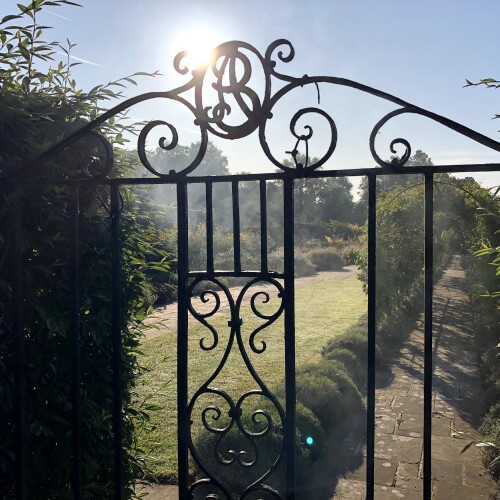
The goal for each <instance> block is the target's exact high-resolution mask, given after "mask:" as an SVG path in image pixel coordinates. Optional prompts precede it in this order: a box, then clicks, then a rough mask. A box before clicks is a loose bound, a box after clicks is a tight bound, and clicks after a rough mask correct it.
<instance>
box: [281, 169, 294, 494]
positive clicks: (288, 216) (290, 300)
mask: <svg viewBox="0 0 500 500" xmlns="http://www.w3.org/2000/svg"><path fill="white" fill-rule="evenodd" d="M293 187H294V179H293V177H292V176H288V175H287V176H286V177H285V179H284V180H283V215H284V223H283V232H284V272H285V297H284V308H285V385H286V387H285V392H286V419H285V436H284V440H285V443H284V444H285V457H286V497H287V499H288V500H292V499H294V498H295V397H296V394H295V393H296V388H295V275H294V271H295V270H294V267H295V266H294V261H295V259H294V246H295V245H294V243H295V241H294V198H293Z"/></svg>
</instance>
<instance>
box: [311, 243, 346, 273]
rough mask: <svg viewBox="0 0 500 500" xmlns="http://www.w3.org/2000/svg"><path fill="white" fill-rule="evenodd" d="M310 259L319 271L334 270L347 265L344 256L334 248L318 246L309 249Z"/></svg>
mask: <svg viewBox="0 0 500 500" xmlns="http://www.w3.org/2000/svg"><path fill="white" fill-rule="evenodd" d="M309 260H310V261H311V263H312V264H313V265H314V266H316V270H317V271H334V270H337V269H342V267H344V266H345V261H344V259H343V257H342V256H341V255H340V254H339V253H338V252H336V251H335V250H334V249H333V248H317V249H314V250H310V251H309Z"/></svg>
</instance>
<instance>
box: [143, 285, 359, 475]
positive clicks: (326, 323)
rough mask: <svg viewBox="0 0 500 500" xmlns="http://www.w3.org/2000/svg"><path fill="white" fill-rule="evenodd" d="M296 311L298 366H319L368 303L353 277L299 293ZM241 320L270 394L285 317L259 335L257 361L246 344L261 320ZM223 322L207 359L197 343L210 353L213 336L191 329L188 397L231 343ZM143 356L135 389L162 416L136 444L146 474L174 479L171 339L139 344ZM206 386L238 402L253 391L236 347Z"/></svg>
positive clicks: (278, 376)
mask: <svg viewBox="0 0 500 500" xmlns="http://www.w3.org/2000/svg"><path fill="white" fill-rule="evenodd" d="M247 293H250V292H247ZM197 300H198V299H196V298H195V299H193V301H197ZM278 300H279V299H278V298H276V297H274V298H273V297H272V296H271V300H270V301H269V302H268V303H267V304H260V303H259V300H258V299H257V300H256V306H257V308H258V309H259V310H260V311H262V312H264V313H267V314H270V313H272V312H274V311H275V310H276V307H277V304H278ZM193 303H194V304H195V303H196V302H193ZM295 303H296V360H297V366H300V365H302V364H304V363H308V362H313V361H316V360H318V359H319V358H320V356H321V347H322V346H323V345H324V344H325V343H326V341H327V340H328V339H330V338H332V337H334V336H336V335H337V334H339V333H341V332H343V331H344V330H345V329H346V328H347V327H349V326H350V325H351V324H353V323H355V322H356V321H357V320H358V319H359V318H360V316H362V315H363V314H364V313H365V312H366V296H365V294H364V293H363V291H362V287H361V283H360V282H359V281H358V280H357V279H356V278H355V277H351V278H347V279H344V280H335V281H323V282H318V283H316V284H313V285H310V286H304V287H298V288H297V289H296V294H295ZM241 317H242V319H243V324H242V339H243V342H244V345H245V348H246V350H247V351H250V353H251V354H249V356H250V359H251V361H252V364H253V366H254V368H255V370H256V371H257V373H258V374H259V375H260V376H261V377H262V379H263V380H264V382H265V383H266V384H267V385H268V386H276V384H277V383H278V382H279V381H281V380H282V379H283V375H284V338H283V316H281V317H280V318H279V319H278V320H277V321H276V322H275V323H274V324H273V325H271V326H270V327H268V328H266V329H264V330H262V331H261V332H259V333H258V334H257V336H256V339H255V344H256V347H260V346H261V343H260V341H261V340H265V341H266V345H267V347H266V350H265V351H264V352H263V353H261V354H256V353H253V352H251V350H250V349H249V347H248V339H249V336H250V334H251V333H252V332H253V330H254V329H255V328H257V327H258V326H259V325H261V324H262V323H263V322H264V320H260V319H259V318H256V317H255V315H254V314H253V312H252V311H251V309H250V307H249V306H247V307H243V308H242V311H241ZM228 319H229V318H228V312H227V311H220V312H219V313H218V314H217V315H215V317H212V318H209V320H212V321H211V324H213V325H214V326H215V328H216V329H217V331H218V333H219V344H218V346H217V347H216V348H215V349H213V350H211V351H203V350H202V349H200V347H199V343H200V340H201V339H202V338H203V337H205V339H206V340H205V342H206V344H207V345H209V344H210V343H211V341H212V334H211V333H210V332H209V331H208V330H207V329H206V328H205V327H204V326H203V325H200V324H192V325H190V330H189V377H190V378H189V390H190V394H192V393H193V392H194V391H195V390H196V389H197V388H198V387H199V386H200V385H201V384H202V383H203V382H205V381H206V380H207V379H208V378H209V377H210V375H211V374H212V373H213V372H214V370H215V369H216V367H217V365H218V364H219V362H220V360H221V358H222V356H223V353H224V351H225V348H226V345H227V341H228V339H229V327H228V326H227V321H228ZM142 352H143V355H142V356H141V359H140V364H141V365H143V366H145V367H146V368H148V369H149V372H147V373H145V374H144V375H143V376H142V378H141V381H140V384H139V387H138V392H139V400H144V399H145V398H147V399H148V403H153V404H155V405H157V406H158V407H160V409H157V410H155V411H154V412H152V413H151V423H152V425H154V426H155V427H156V430H155V431H154V432H151V431H149V432H144V433H142V435H141V436H140V441H141V444H142V446H143V448H144V450H145V451H146V454H147V455H148V456H149V457H150V466H151V467H152V469H153V470H154V471H155V473H156V474H157V475H158V476H159V478H160V479H167V480H168V479H173V478H175V475H176V467H177V456H176V453H177V445H176V432H177V423H176V415H177V412H176V381H175V376H176V332H175V331H172V332H165V334H163V335H160V336H159V337H156V338H153V339H146V340H144V341H143V344H142ZM211 385H212V386H216V387H219V388H221V389H224V390H225V391H227V392H228V393H229V394H230V395H231V396H232V397H233V398H235V399H236V400H237V399H238V396H239V395H241V394H242V393H243V392H245V391H247V390H249V389H252V388H254V387H256V384H255V382H253V381H252V379H251V377H250V376H249V373H248V371H247V369H246V367H245V365H244V363H243V360H242V357H241V354H240V353H239V351H238V349H237V345H236V343H234V344H233V348H232V351H231V354H230V355H229V358H228V360H227V362H226V364H225V366H224V368H223V370H222V372H221V373H220V374H219V376H218V377H217V379H216V380H215V381H214V382H213V383H212V384H211ZM214 403H220V399H219V400H216V399H210V398H208V396H207V397H205V396H204V397H202V398H200V400H199V402H198V403H197V404H196V405H195V411H194V415H196V416H198V419H197V420H198V421H199V420H200V419H199V411H198V413H197V412H196V410H197V409H198V410H199V409H201V408H202V406H201V405H203V407H205V406H207V405H208V404H214ZM194 420H196V419H194ZM194 432H196V431H195V430H194Z"/></svg>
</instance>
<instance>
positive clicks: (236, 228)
mask: <svg viewBox="0 0 500 500" xmlns="http://www.w3.org/2000/svg"><path fill="white" fill-rule="evenodd" d="M232 192H233V242H234V244H233V246H234V272H235V273H239V272H241V249H240V195H239V192H238V181H233V182H232Z"/></svg>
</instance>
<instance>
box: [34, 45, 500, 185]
mask: <svg viewBox="0 0 500 500" xmlns="http://www.w3.org/2000/svg"><path fill="white" fill-rule="evenodd" d="M187 55H188V53H187V52H181V53H179V54H178V55H177V56H176V57H175V59H174V68H175V70H176V71H177V72H178V73H180V74H181V75H187V74H188V73H191V79H190V80H189V81H188V82H187V83H185V84H184V85H182V86H180V87H178V88H176V89H174V90H170V91H167V92H149V93H146V94H142V95H139V96H137V97H134V98H131V99H128V100H126V101H124V102H123V103H122V104H119V105H118V106H116V107H114V108H113V109H111V110H109V111H108V112H106V113H104V114H103V115H102V116H100V117H99V118H97V119H95V120H94V121H92V122H90V123H88V124H87V125H85V126H84V127H83V128H82V129H80V130H79V131H77V132H76V133H73V134H71V135H70V136H69V137H68V138H66V139H64V140H63V141H61V142H60V143H59V144H57V145H56V146H54V147H53V148H51V149H50V150H49V151H47V152H46V153H45V154H43V155H42V156H41V157H39V158H38V159H37V160H35V162H34V164H40V162H43V161H46V160H48V159H50V158H52V157H53V156H55V155H56V154H57V153H59V152H60V151H62V150H63V149H65V148H67V147H68V146H70V145H72V144H73V143H75V142H77V141H78V140H80V139H81V138H82V137H83V136H85V135H88V134H92V135H94V136H95V137H97V139H98V140H99V142H100V144H101V146H102V147H104V156H105V161H101V160H100V159H99V158H98V157H94V158H92V159H91V161H90V164H89V165H87V166H86V167H85V168H84V169H83V173H84V175H85V176H86V177H99V178H103V177H105V176H107V175H108V174H109V173H110V171H111V167H112V164H113V156H112V153H113V151H112V147H111V145H110V144H109V142H108V141H107V140H106V139H105V138H104V137H103V136H102V135H101V134H99V133H98V132H96V129H97V128H98V127H99V126H100V125H101V124H102V123H104V122H105V121H106V120H108V119H109V118H112V117H114V116H115V115H117V114H119V113H121V112H123V111H124V110H126V109H128V108H130V107H131V106H134V105H135V104H138V103H140V102H143V101H147V100H150V99H169V100H172V101H176V102H177V103H180V104H181V105H183V106H184V107H185V108H186V109H187V110H188V111H189V112H190V113H191V114H192V116H193V121H194V124H195V125H196V126H197V127H198V128H199V131H200V142H199V149H198V152H197V154H196V155H195V158H194V159H193V160H192V161H191V163H190V164H189V165H185V166H184V167H183V168H181V169H180V170H178V171H176V170H175V169H170V170H169V171H168V172H161V171H159V170H158V168H156V167H155V166H154V165H153V164H152V163H151V161H150V160H149V159H148V154H147V148H146V143H147V138H148V136H149V134H150V132H151V131H152V130H153V129H156V128H157V127H160V126H163V127H166V128H167V129H168V131H169V135H170V138H169V139H167V138H166V137H161V138H160V139H159V147H160V148H161V149H163V150H164V151H166V152H169V151H173V150H174V149H175V148H176V147H177V146H178V145H179V135H178V131H177V128H176V127H175V125H173V124H172V123H171V122H169V121H166V120H163V119H158V120H153V121H151V122H149V123H148V124H146V125H145V126H144V127H143V128H142V130H141V132H140V133H139V137H138V144H137V150H138V156H139V159H140V161H141V163H142V165H143V166H144V167H145V168H146V169H147V170H148V171H149V172H151V173H152V174H153V175H154V176H156V177H159V178H166V179H172V180H175V179H176V178H180V177H183V176H185V175H187V174H189V173H191V172H193V171H194V170H195V169H196V167H197V166H198V165H199V164H200V163H201V161H202V160H203V158H204V155H205V153H206V150H207V145H208V139H209V134H212V135H214V136H217V137H221V138H224V139H230V140H235V139H241V138H243V137H246V136H248V135H250V134H252V133H253V132H255V131H256V130H258V136H259V142H260V145H261V148H262V150H263V152H264V153H265V155H266V156H267V158H268V159H269V160H270V161H271V163H272V164H274V165H275V166H276V167H278V168H279V169H281V170H282V171H285V172H287V173H288V174H289V175H290V174H291V175H294V176H297V177H303V176H307V175H309V174H310V173H311V172H313V171H314V170H316V169H318V168H319V167H321V166H322V165H324V164H325V163H326V162H327V161H328V160H329V159H330V158H331V156H332V155H333V153H334V151H335V148H336V145H337V128H336V125H335V121H334V120H333V118H332V117H331V116H330V114H328V113H327V112H326V111H325V110H324V109H322V108H320V107H319V102H318V107H307V108H303V109H300V110H298V111H297V112H296V113H295V114H294V115H293V116H292V118H291V121H290V132H291V134H292V136H293V139H292V140H293V141H294V143H292V144H293V147H292V148H291V150H290V151H288V152H286V151H282V152H280V155H279V156H280V157H282V156H283V154H284V153H288V154H290V155H291V156H292V160H293V162H294V167H290V166H288V165H285V164H284V162H283V161H281V160H278V159H277V157H276V156H275V155H273V153H272V152H271V148H270V147H269V144H268V139H267V136H266V128H267V125H268V123H269V121H270V120H271V119H272V118H273V110H274V108H275V106H276V104H278V103H279V102H280V100H281V99H282V98H283V97H284V96H285V95H287V94H288V93H290V92H292V91H293V90H295V89H297V88H301V87H304V86H307V85H316V87H317V88H318V97H319V84H331V85H339V86H344V87H350V88H353V89H356V90H359V91H361V92H364V93H368V94H371V95H373V96H375V97H378V98H381V99H383V100H386V101H389V102H392V103H394V104H395V105H397V106H398V107H397V109H395V110H394V111H392V112H390V113H388V114H387V115H385V116H384V117H383V118H382V119H381V120H380V121H379V122H378V123H377V124H376V125H375V126H374V128H373V130H372V132H371V134H370V138H369V148H370V152H371V154H372V157H373V159H374V160H375V161H376V162H377V164H378V165H379V166H381V167H383V168H388V169H394V168H396V169H397V168H401V167H403V166H404V165H405V164H406V163H407V161H408V159H409V158H410V155H411V146H410V144H409V142H408V141H407V140H406V139H402V138H396V139H394V140H393V141H392V142H391V143H390V150H391V152H392V153H394V154H395V153H396V150H395V148H394V146H396V145H401V146H403V148H404V151H403V154H402V155H401V156H400V157H396V158H394V159H393V160H391V161H390V162H388V161H385V160H383V159H382V156H381V155H380V154H379V153H378V152H377V151H376V147H375V138H376V136H377V134H378V132H379V131H380V130H381V128H382V127H383V125H385V124H386V123H387V122H388V121H389V120H391V119H393V118H395V117H397V116H399V115H402V114H405V113H413V114H417V115H420V116H424V117H426V118H429V119H431V120H433V121H435V122H437V123H440V124H442V125H444V126H446V127H448V128H450V129H452V130H454V131H456V132H458V133H460V134H462V135H464V136H466V137H469V138H470V139H472V140H474V141H476V142H477V143H479V144H482V145H484V146H486V147H488V148H490V149H493V150H495V151H500V143H498V142H496V141H494V140H492V139H490V138H488V137H486V136H484V135H482V134H479V133H478V132H475V131H474V130H471V129H469V128H467V127H465V126H463V125H460V124H459V123H457V122H454V121H452V120H449V119H448V118H445V117H443V116H440V115H437V114H436V113H433V112H430V111H427V110H425V109H423V108H420V107H418V106H415V105H413V104H411V103H409V102H406V101H404V100H402V99H400V98H398V97H395V96H393V95H391V94H388V93H386V92H382V91H380V90H377V89H375V88H372V87H369V86H367V85H363V84H361V83H358V82H355V81H352V80H348V79H345V78H337V77H331V76H308V75H304V76H302V77H296V76H290V75H287V74H285V73H282V72H278V71H277V69H276V68H277V66H278V63H285V64H286V63H289V62H290V61H292V60H293V58H294V57H295V49H294V48H293V46H292V44H291V43H290V42H289V41H288V40H285V39H280V40H276V41H275V42H273V43H271V44H270V45H269V47H268V48H267V49H266V51H265V53H264V55H262V54H261V53H260V52H259V51H258V50H257V49H256V48H255V47H253V46H252V45H250V44H248V43H245V42H242V41H231V42H226V43H223V44H221V45H219V46H218V47H216V48H215V49H214V51H213V55H212V60H211V63H210V64H209V65H207V66H204V67H196V68H194V69H193V68H190V67H189V66H188V65H187V64H186V56H187ZM255 60H257V62H258V64H257V65H255V64H253V63H254V62H255ZM257 69H258V70H259V72H261V73H262V75H263V81H264V84H263V92H261V93H260V94H259V92H257V91H256V89H255V88H253V86H252V84H253V80H252V76H253V74H254V72H255V71H256V70H257ZM213 80H215V81H213ZM276 86H281V87H280V88H278V90H275V87H276ZM190 91H194V102H191V101H190V100H189V99H188V98H187V96H186V94H187V93H188V92H190ZM209 91H215V94H213V92H212V94H213V95H215V104H214V103H212V104H211V105H208V104H207V100H206V93H207V92H209ZM230 101H231V102H232V103H233V104H230ZM318 101H319V99H318ZM237 113H240V114H241V116H242V117H243V119H242V121H241V122H239V123H236V124H231V123H229V121H228V118H229V117H230V115H231V116H233V117H234V116H235V114H237ZM311 114H314V115H316V116H320V117H322V118H323V119H324V120H326V126H327V128H328V129H329V132H330V141H329V143H328V145H327V147H326V150H325V151H324V152H323V153H321V152H318V151H315V152H314V157H316V158H319V160H317V161H315V162H314V163H311V162H310V160H311V158H312V155H310V151H309V140H310V139H311V138H312V136H313V128H312V127H311V125H310V124H308V123H307V121H306V123H305V124H304V126H303V131H302V132H300V131H299V130H298V121H299V120H302V121H304V120H305V118H306V115H311ZM301 143H302V145H303V146H304V148H305V158H306V160H305V162H300V161H299V159H298V158H299V156H298V147H299V145H301Z"/></svg>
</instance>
